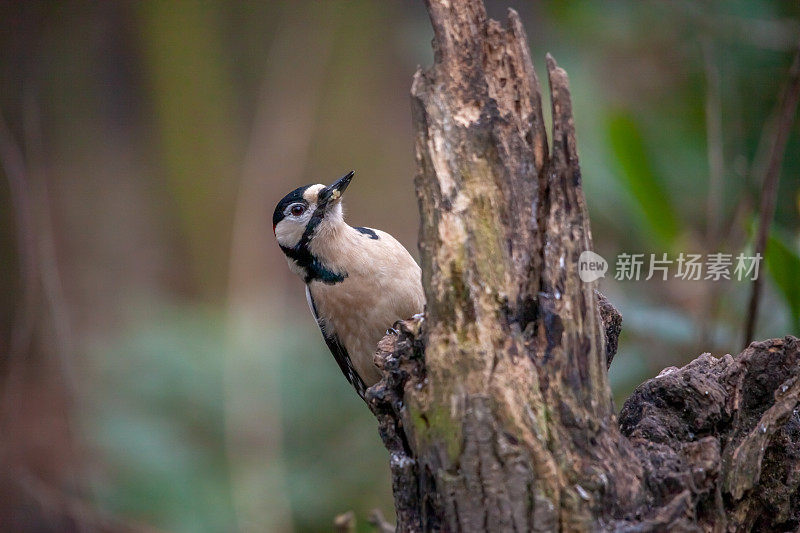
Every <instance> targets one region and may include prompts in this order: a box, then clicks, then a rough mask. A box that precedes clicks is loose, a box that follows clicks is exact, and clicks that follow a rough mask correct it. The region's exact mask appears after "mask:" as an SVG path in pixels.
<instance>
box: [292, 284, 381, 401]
mask: <svg viewBox="0 0 800 533" xmlns="http://www.w3.org/2000/svg"><path fill="white" fill-rule="evenodd" d="M306 298H307V299H308V307H309V308H310V309H311V314H313V315H314V320H316V321H317V326H319V330H320V331H321V332H322V337H323V338H324V339H325V344H327V345H328V349H329V350H330V351H331V353H332V354H333V358H334V359H335V360H336V363H337V364H338V365H339V368H341V369H342V374H344V377H345V378H347V381H349V382H350V384H351V385H352V386H353V387H354V388H355V389H356V392H357V393H358V395H359V396H361V399H362V400H365V401H366V399H365V398H364V394H366V392H367V385H366V384H365V383H364V380H363V379H361V376H359V375H358V372H356V369H355V368H353V363H352V362H351V361H350V355H349V354H348V353H347V350H346V349H345V347H344V346H343V345H342V343H341V342H339V338H338V337H337V336H336V334H335V333H330V334H329V333H327V332H326V331H325V326H324V325H323V324H322V322H320V319H319V315H318V314H317V306H316V305H314V298H313V297H312V296H311V290H310V289H309V288H308V285H306Z"/></svg>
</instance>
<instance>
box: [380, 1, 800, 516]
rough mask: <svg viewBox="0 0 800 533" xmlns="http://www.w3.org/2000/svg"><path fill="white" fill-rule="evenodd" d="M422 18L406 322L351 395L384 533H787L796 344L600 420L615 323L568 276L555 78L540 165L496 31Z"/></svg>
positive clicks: (575, 226)
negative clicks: (379, 483)
mask: <svg viewBox="0 0 800 533" xmlns="http://www.w3.org/2000/svg"><path fill="white" fill-rule="evenodd" d="M428 10H429V13H430V17H431V21H432V23H433V28H434V34H435V39H434V43H433V46H434V51H435V61H434V65H433V67H431V68H430V69H428V70H426V71H419V72H417V74H416V75H415V77H414V83H413V87H412V102H413V115H414V116H413V118H414V125H415V128H416V157H417V164H418V165H417V166H418V172H417V176H416V186H417V194H418V199H419V205H420V212H421V216H422V227H421V230H420V251H421V260H422V270H423V284H424V287H425V295H426V301H427V308H426V314H425V317H424V318H421V317H420V318H417V319H415V320H411V321H406V322H401V323H398V324H397V325H396V331H395V332H393V333H392V334H391V335H387V337H385V338H384V339H383V341H382V342H381V344H380V346H379V351H378V354H377V355H376V362H377V363H378V364H379V366H380V367H381V368H382V370H383V374H384V379H383V380H382V381H381V382H380V383H378V384H377V385H375V386H374V387H372V388H371V389H370V390H369V392H368V399H369V403H370V406H371V408H372V409H373V412H374V413H375V414H376V416H377V418H378V420H379V424H380V432H381V436H382V438H383V439H384V442H385V444H386V446H387V448H388V449H389V451H390V454H391V466H392V474H393V488H394V493H395V503H396V510H397V517H398V523H397V529H398V531H435V530H441V531H553V530H558V529H561V530H567V531H598V530H618V531H663V530H687V531H688V530H698V529H704V530H714V529H716V530H718V531H725V530H738V529H741V528H744V527H747V526H755V525H757V526H758V527H761V528H763V529H765V530H767V529H769V528H773V527H776V528H778V529H779V530H780V528H783V529H784V530H789V529H793V528H796V527H797V526H798V522H797V520H798V508H799V507H800V505H799V504H798V495H797V487H798V483H800V463H799V462H798V461H800V449H798V444H797V442H798V431H800V424H799V422H798V416H797V409H796V407H797V403H798V398H799V397H800V396H799V395H800V379H798V378H797V377H796V374H797V373H798V367H800V365H798V361H797V358H798V357H799V355H798V349H799V348H798V346H799V345H798V341H797V340H796V339H788V338H787V339H786V340H784V341H780V340H776V341H770V342H769V343H765V344H760V345H753V346H751V347H750V348H748V350H746V351H745V352H744V353H743V354H741V355H740V356H738V357H737V358H733V357H731V356H726V357H725V358H723V359H719V360H716V359H713V358H711V357H710V356H707V355H704V356H701V357H700V358H699V359H697V360H696V361H695V362H693V363H691V364H690V365H688V366H687V367H685V368H684V369H681V370H678V369H674V370H673V371H672V372H671V373H667V374H664V373H662V375H661V376H659V377H657V378H655V379H653V380H650V381H648V382H647V383H645V384H644V385H642V386H640V387H639V389H637V391H636V392H635V394H634V395H633V396H632V397H631V399H630V400H628V402H627V403H626V404H625V407H624V409H623V412H622V420H621V422H618V421H617V419H616V417H615V415H614V411H613V406H612V402H611V395H610V389H609V385H608V377H607V367H608V365H610V364H611V360H612V358H613V355H614V353H615V352H616V339H617V337H618V335H619V331H620V327H621V318H620V316H619V314H618V313H617V312H616V310H615V309H614V308H613V306H611V304H610V303H609V302H608V301H607V300H606V299H605V298H604V297H602V295H600V294H599V293H597V292H596V290H595V287H594V283H584V282H582V281H580V279H579V276H578V272H577V262H578V257H579V255H580V253H581V252H583V251H584V250H591V247H592V243H591V233H590V230H589V219H588V215H587V211H586V205H585V201H584V196H583V191H582V188H581V176H580V169H579V165H578V156H577V148H576V141H575V130H574V124H573V117H572V111H571V103H570V95H569V88H568V81H567V76H566V73H565V72H564V71H563V70H562V69H560V68H559V67H558V66H557V65H556V62H555V61H554V60H553V59H552V58H550V57H548V58H547V72H548V76H549V80H550V93H551V94H550V97H551V102H552V114H553V130H552V132H551V139H552V142H551V143H550V148H548V142H547V135H546V133H545V129H544V121H543V118H542V104H541V96H540V88H539V83H538V80H537V76H536V73H535V72H534V69H533V65H532V62H531V59H530V56H529V51H528V45H527V39H526V36H525V33H524V31H523V29H522V26H521V24H520V21H519V18H518V16H517V15H516V13H515V12H513V11H509V15H508V21H507V22H506V24H505V25H501V24H500V23H498V22H496V21H493V20H489V19H487V17H486V13H485V10H484V7H483V4H482V2H481V1H479V0H465V1H460V2H449V1H446V0H430V1H429V2H428ZM767 361H769V362H770V364H769V365H768V364H766V363H767Z"/></svg>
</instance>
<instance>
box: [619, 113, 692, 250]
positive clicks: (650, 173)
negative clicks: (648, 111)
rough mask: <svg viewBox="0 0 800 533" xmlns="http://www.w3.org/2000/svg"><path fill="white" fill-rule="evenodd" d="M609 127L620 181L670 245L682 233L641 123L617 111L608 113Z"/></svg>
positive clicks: (653, 227) (655, 230)
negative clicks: (649, 153) (656, 169)
mask: <svg viewBox="0 0 800 533" xmlns="http://www.w3.org/2000/svg"><path fill="white" fill-rule="evenodd" d="M607 130H608V139H609V142H610V143H611V152H612V154H613V155H614V157H615V158H616V160H617V163H618V165H619V168H620V172H619V173H618V174H617V175H618V176H619V178H620V182H621V183H622V185H623V186H624V187H625V188H626V189H627V191H628V192H629V193H630V195H631V196H632V197H633V198H634V200H636V202H637V204H638V205H639V207H640V208H641V210H642V215H643V217H644V219H645V221H646V223H647V224H648V225H649V226H650V228H651V229H652V231H653V233H654V234H655V235H657V236H658V238H659V239H660V240H661V241H662V242H663V243H664V244H667V245H671V244H672V243H673V242H674V241H675V238H676V236H677V235H678V233H679V229H680V228H679V223H678V217H677V215H676V213H675V209H674V208H673V207H672V202H671V201H670V198H669V195H668V194H667V191H666V189H665V188H664V186H663V184H662V183H661V180H660V179H659V178H658V176H657V175H656V172H655V169H654V166H653V163H652V161H651V160H650V157H649V156H648V154H647V150H646V149H645V144H644V138H643V136H642V133H641V130H640V128H639V126H638V125H637V124H636V122H635V121H634V120H633V119H632V118H631V117H630V116H628V115H627V114H625V113H621V112H617V113H612V114H611V115H610V116H609V118H608V125H607Z"/></svg>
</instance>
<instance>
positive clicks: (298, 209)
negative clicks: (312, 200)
mask: <svg viewBox="0 0 800 533" xmlns="http://www.w3.org/2000/svg"><path fill="white" fill-rule="evenodd" d="M305 211H306V208H305V207H304V206H302V205H299V204H298V205H293V206H292V210H291V213H292V216H295V217H299V216H300V215H302V214H303V213H305Z"/></svg>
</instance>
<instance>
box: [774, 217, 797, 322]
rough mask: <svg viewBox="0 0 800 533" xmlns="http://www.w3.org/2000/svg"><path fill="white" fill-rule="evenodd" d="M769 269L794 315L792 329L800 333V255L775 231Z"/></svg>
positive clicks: (794, 247)
mask: <svg viewBox="0 0 800 533" xmlns="http://www.w3.org/2000/svg"><path fill="white" fill-rule="evenodd" d="M766 263H767V268H768V269H769V273H770V274H771V275H772V279H773V280H775V285H777V286H778V289H779V290H780V292H781V295H782V296H783V297H784V298H785V299H786V304H787V305H788V306H789V310H790V312H791V315H792V329H793V330H794V331H795V332H798V331H800V253H798V250H797V247H796V246H792V245H790V244H789V243H788V242H786V241H785V240H784V239H783V238H782V237H781V236H780V234H779V233H776V232H774V231H773V233H772V236H771V237H770V239H769V243H768V244H767V257H766Z"/></svg>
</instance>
